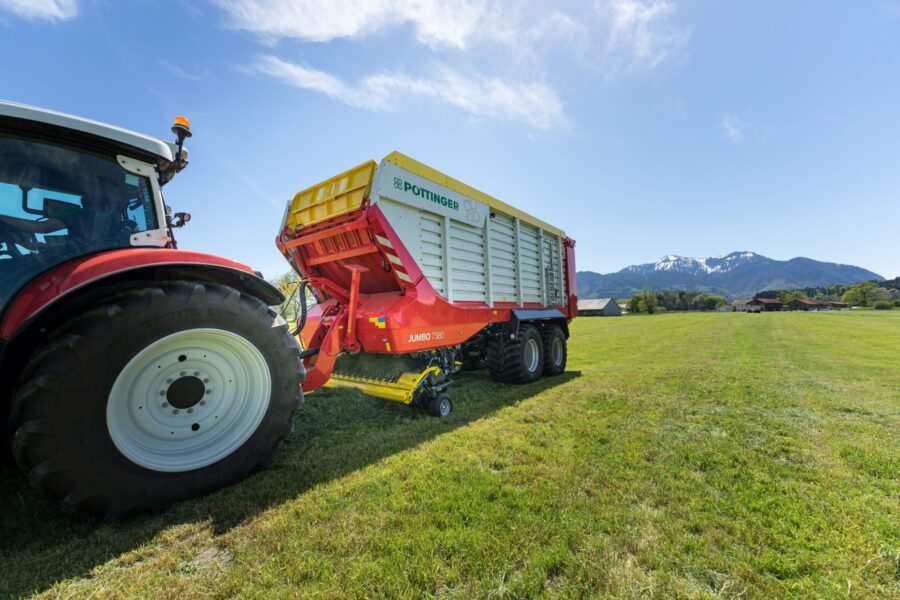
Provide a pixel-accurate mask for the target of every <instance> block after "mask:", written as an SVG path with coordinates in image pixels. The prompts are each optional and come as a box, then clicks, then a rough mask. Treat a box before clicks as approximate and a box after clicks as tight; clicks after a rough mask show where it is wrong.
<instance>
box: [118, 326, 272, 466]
mask: <svg viewBox="0 0 900 600" xmlns="http://www.w3.org/2000/svg"><path fill="white" fill-rule="evenodd" d="M198 385H199V386H202V387H198ZM271 392H272V377H271V373H270V372H269V366H268V364H266V359H265V358H264V357H263V355H262V354H261V353H260V351H259V350H258V349H257V348H256V346H254V345H253V344H252V343H250V342H249V341H248V340H247V339H245V338H243V337H241V336H239V335H237V334H235V333H232V332H230V331H225V330H223V329H189V330H186V331H180V332H178V333H173V334H171V335H168V336H166V337H164V338H162V339H160V340H157V341H155V342H153V343H152V344H150V345H149V346H147V347H146V348H144V349H143V350H141V351H140V352H139V353H138V354H137V355H135V356H134V358H132V359H131V360H130V361H129V362H128V364H127V365H125V368H124V369H122V371H121V372H120V373H119V375H118V377H116V381H115V383H114V384H113V387H112V390H111V391H110V394H109V399H108V400H107V403H106V426H107V429H108V430H109V435H110V437H111V438H112V441H113V443H114V444H115V445H116V448H118V449H119V452H121V453H122V454H123V455H125V457H126V458H128V459H129V460H130V461H132V462H134V463H136V464H138V465H141V466H142V467H146V468H148V469H152V470H154V471H164V472H180V471H192V470H195V469H199V468H201V467H205V466H207V465H211V464H213V463H215V462H218V461H220V460H222V459H223V458H225V457H226V456H228V455H229V454H231V453H232V452H234V451H235V450H237V449H238V448H240V447H241V446H242V445H243V444H244V442H246V441H247V440H248V439H249V438H250V436H251V435H253V432H254V431H256V428H257V427H259V424H260V423H261V422H262V419H263V416H264V415H265V414H266V410H267V409H268V407H269V398H270V396H271Z"/></svg>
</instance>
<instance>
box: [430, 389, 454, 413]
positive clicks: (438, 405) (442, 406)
mask: <svg viewBox="0 0 900 600" xmlns="http://www.w3.org/2000/svg"><path fill="white" fill-rule="evenodd" d="M452 410H453V403H452V402H450V396H449V395H447V394H446V393H445V392H441V393H440V394H438V395H437V396H435V397H434V398H432V399H431V400H430V401H429V402H428V414H429V415H431V416H432V417H446V416H447V415H449V414H450V412H451V411H452Z"/></svg>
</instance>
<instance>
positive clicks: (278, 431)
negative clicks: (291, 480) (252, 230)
mask: <svg viewBox="0 0 900 600" xmlns="http://www.w3.org/2000/svg"><path fill="white" fill-rule="evenodd" d="M303 375H304V372H303V365H302V363H301V361H300V359H299V348H298V345H297V342H296V341H295V340H294V338H293V337H291V335H290V333H289V331H288V326H287V323H285V322H284V320H283V319H281V318H280V317H278V316H277V315H275V313H274V312H272V311H271V310H269V308H268V307H267V306H266V305H265V304H263V303H262V302H261V301H259V300H257V299H256V298H253V297H251V296H248V295H245V294H242V293H241V292H239V291H238V290H236V289H234V288H231V287H227V286H222V285H215V284H201V283H195V282H187V281H179V282H165V283H157V284H147V285H146V286H144V287H137V288H133V289H129V290H126V291H122V292H120V293H118V294H116V295H113V296H110V297H108V298H106V299H105V300H102V301H100V302H99V303H97V305H96V308H93V309H91V310H88V311H86V312H84V313H82V314H80V315H78V316H76V317H74V318H73V319H72V320H70V321H69V322H68V323H67V324H66V325H64V326H62V327H61V328H59V329H58V330H57V331H55V332H53V333H52V334H51V335H50V336H49V337H48V340H47V343H46V344H45V345H44V346H43V347H42V348H40V349H39V350H37V352H35V354H34V355H33V356H32V357H31V359H30V361H29V363H28V365H27V366H26V368H25V370H24V372H23V375H22V379H21V380H20V385H19V388H18V391H17V393H16V395H15V397H14V400H13V408H12V414H11V420H12V423H13V425H14V427H15V429H16V433H15V436H14V440H13V452H14V454H15V457H16V461H17V462H18V464H19V466H20V467H21V468H22V469H23V470H24V471H25V472H26V473H27V474H28V477H29V480H30V481H31V483H32V484H34V485H35V486H37V487H39V488H41V489H43V490H45V491H47V492H49V493H50V494H52V495H54V496H57V497H59V498H61V499H62V503H63V507H64V508H67V509H69V510H72V511H90V512H98V513H101V514H104V515H105V516H106V519H107V520H109V521H115V520H118V519H119V518H121V517H123V516H126V515H129V514H134V513H141V512H148V511H150V512H156V511H160V510H163V509H165V508H166V507H168V506H169V505H170V504H172V503H174V502H177V501H179V500H183V499H186V498H190V497H194V496H198V495H202V494H206V493H209V492H212V491H214V490H217V489H219V488H221V487H224V486H226V485H229V484H232V483H235V482H237V481H240V480H241V479H243V478H244V477H246V476H247V475H249V474H250V473H252V472H253V471H254V470H256V469H258V468H259V467H261V466H263V465H265V464H268V463H270V462H271V461H272V460H273V457H274V452H275V448H276V446H277V445H278V443H279V442H280V441H281V439H282V438H284V437H285V436H286V435H287V434H288V433H289V432H290V430H291V428H292V425H293V415H294V411H295V410H296V409H297V407H298V406H299V405H300V404H301V403H302V401H303V394H302V391H301V389H300V381H301V380H302V378H303Z"/></svg>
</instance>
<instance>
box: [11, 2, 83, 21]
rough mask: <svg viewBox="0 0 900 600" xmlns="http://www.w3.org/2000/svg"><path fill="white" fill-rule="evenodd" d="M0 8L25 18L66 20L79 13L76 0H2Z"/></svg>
mask: <svg viewBox="0 0 900 600" xmlns="http://www.w3.org/2000/svg"><path fill="white" fill-rule="evenodd" d="M0 10H2V11H5V12H11V13H13V14H14V15H16V16H18V17H22V18H23V19H30V20H35V21H65V20H66V19H71V18H73V17H75V16H76V15H77V14H78V4H77V3H76V1H75V0H0Z"/></svg>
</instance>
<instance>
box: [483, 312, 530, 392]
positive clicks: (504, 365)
mask: <svg viewBox="0 0 900 600" xmlns="http://www.w3.org/2000/svg"><path fill="white" fill-rule="evenodd" d="M485 364H486V366H487V369H488V372H489V373H490V374H491V377H492V378H493V379H495V380H496V381H502V382H504V383H531V382H533V381H537V380H538V379H540V377H541V373H542V372H543V370H544V343H543V341H542V340H541V334H540V333H538V330H537V328H535V327H534V325H528V324H523V325H521V326H520V327H519V333H518V334H517V335H516V337H515V338H514V339H509V337H508V336H506V335H503V334H501V335H500V336H495V337H491V338H490V339H489V340H488V342H487V346H486V348H485Z"/></svg>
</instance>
